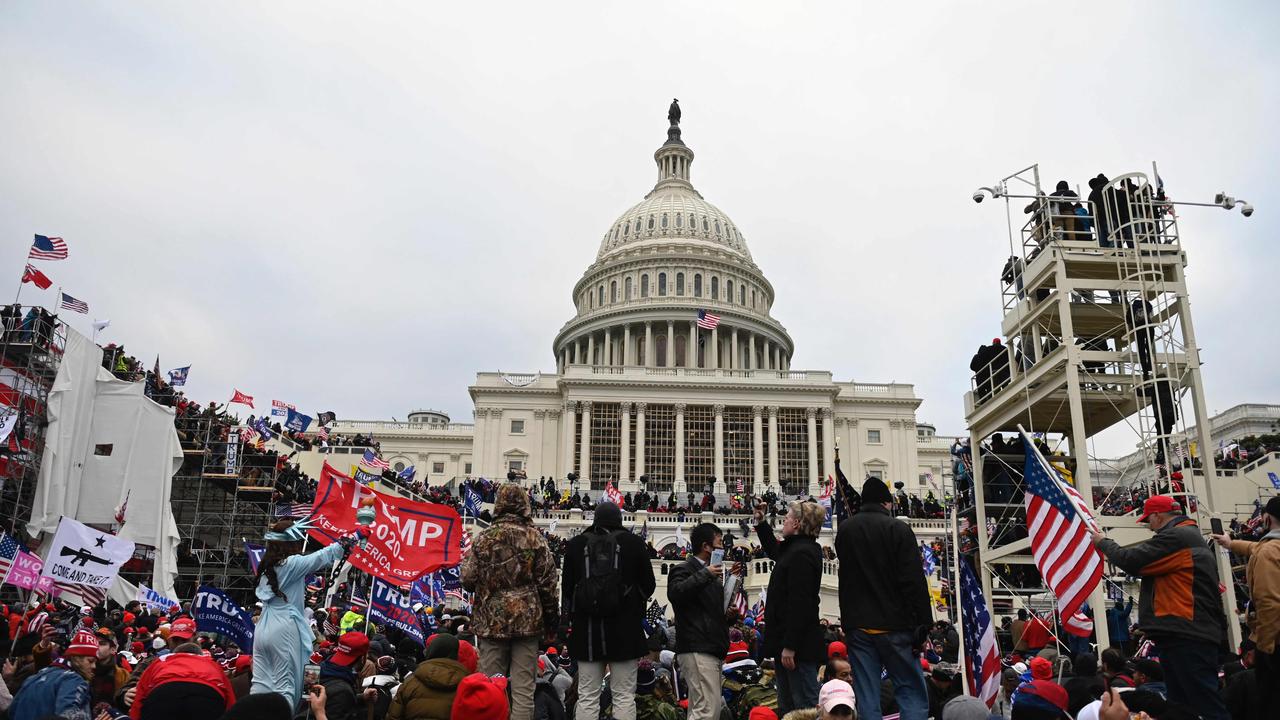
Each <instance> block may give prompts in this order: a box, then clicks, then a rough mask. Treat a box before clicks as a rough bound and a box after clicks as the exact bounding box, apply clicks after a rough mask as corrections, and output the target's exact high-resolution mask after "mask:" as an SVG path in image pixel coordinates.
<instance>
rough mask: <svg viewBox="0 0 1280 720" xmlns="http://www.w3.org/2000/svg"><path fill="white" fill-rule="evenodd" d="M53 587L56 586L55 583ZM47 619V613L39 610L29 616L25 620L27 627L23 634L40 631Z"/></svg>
mask: <svg viewBox="0 0 1280 720" xmlns="http://www.w3.org/2000/svg"><path fill="white" fill-rule="evenodd" d="M55 587H57V586H56V585H55ZM48 621H49V613H47V612H45V611H43V610H41V611H40V612H38V613H36V614H35V615H32V616H31V618H30V619H29V620H27V629H26V630H24V631H23V634H24V635H25V634H28V633H34V632H40V628H42V627H44V624H45V623H46V622H48Z"/></svg>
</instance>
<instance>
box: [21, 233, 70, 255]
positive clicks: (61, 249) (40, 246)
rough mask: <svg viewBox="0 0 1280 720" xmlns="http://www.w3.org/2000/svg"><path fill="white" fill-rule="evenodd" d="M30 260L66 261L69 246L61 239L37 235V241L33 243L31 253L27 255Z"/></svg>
mask: <svg viewBox="0 0 1280 720" xmlns="http://www.w3.org/2000/svg"><path fill="white" fill-rule="evenodd" d="M27 258H28V259H29V260H66V259H67V244H66V243H65V242H63V241H62V238H60V237H53V238H51V237H45V236H44V235H36V239H35V241H34V242H32V243H31V252H28V253H27Z"/></svg>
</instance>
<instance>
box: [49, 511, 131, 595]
mask: <svg viewBox="0 0 1280 720" xmlns="http://www.w3.org/2000/svg"><path fill="white" fill-rule="evenodd" d="M133 548H134V545H133V541H132V540H124V539H121V538H119V537H116V536H115V535H112V534H111V533H109V532H102V531H101V530H94V529H93V528H91V527H89V526H88V525H85V524H84V523H82V522H79V521H77V520H73V519H72V518H69V517H66V516H63V517H62V518H61V519H60V520H59V521H58V531H57V532H56V533H54V536H53V544H52V545H50V546H49V554H48V556H47V557H46V558H45V561H44V571H43V573H42V574H43V575H44V576H45V577H49V578H53V582H54V584H55V585H59V586H61V585H87V586H89V587H95V588H100V589H102V590H107V589H110V587H111V584H112V583H114V582H115V580H116V576H117V575H119V574H120V568H121V567H123V566H124V564H125V563H126V562H128V561H129V558H131V557H133Z"/></svg>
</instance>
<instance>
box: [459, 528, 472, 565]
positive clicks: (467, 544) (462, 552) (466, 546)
mask: <svg viewBox="0 0 1280 720" xmlns="http://www.w3.org/2000/svg"><path fill="white" fill-rule="evenodd" d="M469 552H471V531H470V530H467V529H466V528H463V530H462V547H461V548H459V551H458V556H459V557H463V558H465V557H466V556H467V553H469Z"/></svg>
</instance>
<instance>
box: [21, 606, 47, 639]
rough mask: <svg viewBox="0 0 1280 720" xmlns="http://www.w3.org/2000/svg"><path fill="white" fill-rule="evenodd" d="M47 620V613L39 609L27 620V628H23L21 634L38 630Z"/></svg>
mask: <svg viewBox="0 0 1280 720" xmlns="http://www.w3.org/2000/svg"><path fill="white" fill-rule="evenodd" d="M48 621H49V613H47V612H45V611H43V610H41V611H40V612H38V613H36V614H35V615H32V616H31V617H30V618H29V619H28V620H27V628H26V630H23V634H24V635H26V634H29V633H35V632H40V628H42V627H44V624H45V623H46V622H48Z"/></svg>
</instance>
